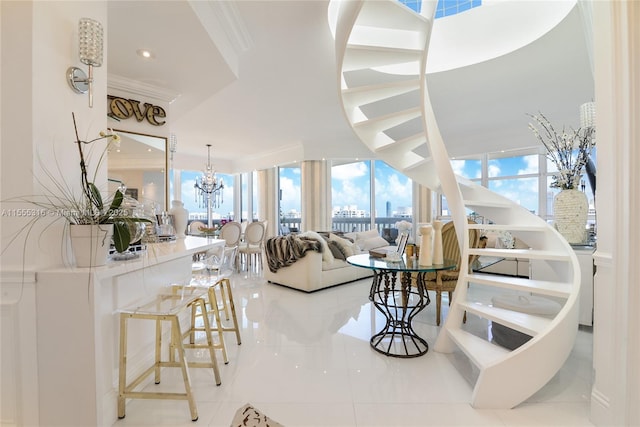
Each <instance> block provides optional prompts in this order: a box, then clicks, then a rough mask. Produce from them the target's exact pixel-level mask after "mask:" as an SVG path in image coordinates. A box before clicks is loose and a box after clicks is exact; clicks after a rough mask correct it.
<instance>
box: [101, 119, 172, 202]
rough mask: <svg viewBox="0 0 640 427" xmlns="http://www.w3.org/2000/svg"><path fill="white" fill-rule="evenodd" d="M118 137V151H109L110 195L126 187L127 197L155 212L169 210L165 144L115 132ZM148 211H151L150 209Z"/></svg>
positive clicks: (158, 139) (160, 139)
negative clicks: (120, 187)
mask: <svg viewBox="0 0 640 427" xmlns="http://www.w3.org/2000/svg"><path fill="white" fill-rule="evenodd" d="M114 130H115V131H116V132H117V133H118V135H120V138H121V142H120V147H118V148H113V149H111V150H110V151H109V155H108V159H107V176H108V180H109V194H112V193H114V192H115V191H116V190H117V189H118V187H119V186H120V184H124V185H125V186H126V187H127V194H128V195H129V196H131V197H133V198H134V199H136V200H137V201H138V202H140V203H141V204H143V205H144V206H145V210H147V209H149V208H150V207H151V206H153V207H154V208H155V211H156V212H162V211H166V210H167V209H168V199H169V179H168V173H167V170H168V163H167V162H168V158H167V151H168V141H167V138H165V137H161V136H154V135H146V134H141V133H135V132H129V131H125V130H117V129H114ZM149 210H150V209H149Z"/></svg>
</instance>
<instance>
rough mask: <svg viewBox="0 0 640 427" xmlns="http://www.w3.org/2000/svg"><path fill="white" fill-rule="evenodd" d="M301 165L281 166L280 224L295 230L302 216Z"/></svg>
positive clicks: (298, 227)
mask: <svg viewBox="0 0 640 427" xmlns="http://www.w3.org/2000/svg"><path fill="white" fill-rule="evenodd" d="M300 173H301V170H300V167H299V166H296V167H281V168H279V181H278V183H279V188H278V190H279V192H280V200H279V205H280V206H279V212H280V224H281V225H283V226H285V227H289V229H290V230H292V231H295V230H299V229H300V220H301V218H302V202H301V187H302V185H301V180H300Z"/></svg>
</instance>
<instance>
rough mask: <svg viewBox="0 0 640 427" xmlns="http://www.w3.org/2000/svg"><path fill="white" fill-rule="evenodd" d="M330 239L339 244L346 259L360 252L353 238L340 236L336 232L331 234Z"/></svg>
mask: <svg viewBox="0 0 640 427" xmlns="http://www.w3.org/2000/svg"><path fill="white" fill-rule="evenodd" d="M329 240H330V241H332V242H335V244H336V245H338V247H339V248H340V251H342V253H343V254H344V257H345V259H346V258H349V257H350V256H351V255H355V254H356V253H357V252H358V251H357V250H356V247H355V243H354V242H353V241H352V240H349V239H347V238H343V237H338V236H337V235H335V234H330V235H329Z"/></svg>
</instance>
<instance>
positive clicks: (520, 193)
mask: <svg viewBox="0 0 640 427" xmlns="http://www.w3.org/2000/svg"><path fill="white" fill-rule="evenodd" d="M539 158H540V156H539V155H538V154H528V155H520V156H509V157H506V156H489V158H488V182H489V185H488V187H489V189H490V190H492V191H495V192H496V193H499V194H501V195H502V196H504V197H506V198H508V199H510V200H512V201H514V202H516V203H518V204H519V205H521V206H523V207H525V208H526V209H528V210H529V211H531V212H533V213H535V214H538V213H539V212H540V203H539V202H540V198H539V196H538V193H539V190H538V188H539V187H538V179H539V177H540V173H539V169H538V160H539Z"/></svg>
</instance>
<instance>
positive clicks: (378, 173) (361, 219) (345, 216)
mask: <svg viewBox="0 0 640 427" xmlns="http://www.w3.org/2000/svg"><path fill="white" fill-rule="evenodd" d="M331 200H332V204H333V206H332V222H333V229H334V230H337V231H344V232H351V231H364V230H368V229H371V228H372V227H375V228H376V229H378V231H379V232H380V233H381V235H383V236H385V237H389V240H391V239H392V236H391V235H390V234H389V233H390V231H391V229H393V228H394V224H395V223H396V222H397V221H399V220H401V219H404V220H407V221H409V222H411V220H412V216H413V192H412V182H411V180H410V179H409V178H407V177H406V176H405V175H403V174H401V173H400V172H398V171H396V170H395V169H393V168H391V167H390V166H389V165H387V164H386V163H384V162H383V161H380V160H376V161H372V160H368V161H359V162H350V163H342V164H336V163H334V165H333V166H332V168H331ZM385 233H386V234H385Z"/></svg>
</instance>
